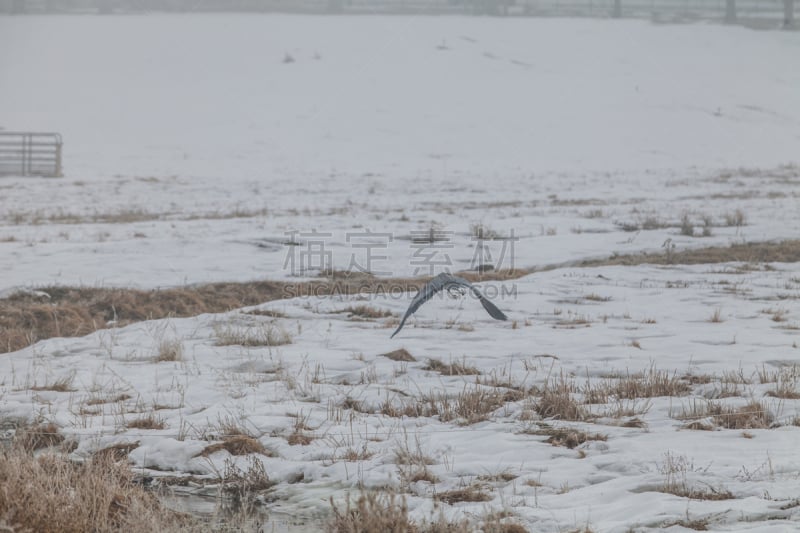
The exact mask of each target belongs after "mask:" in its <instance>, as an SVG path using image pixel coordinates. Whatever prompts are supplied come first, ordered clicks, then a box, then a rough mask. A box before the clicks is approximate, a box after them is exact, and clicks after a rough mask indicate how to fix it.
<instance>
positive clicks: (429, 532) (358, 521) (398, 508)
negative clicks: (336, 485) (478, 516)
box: [326, 492, 471, 533]
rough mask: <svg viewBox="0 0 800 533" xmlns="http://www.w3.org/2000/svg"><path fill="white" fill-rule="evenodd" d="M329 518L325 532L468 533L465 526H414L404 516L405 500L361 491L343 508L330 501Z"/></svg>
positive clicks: (443, 522)
mask: <svg viewBox="0 0 800 533" xmlns="http://www.w3.org/2000/svg"><path fill="white" fill-rule="evenodd" d="M331 508H332V510H333V516H332V518H331V519H330V521H329V522H328V524H327V527H326V531H327V532H328V533H375V532H379V531H380V532H384V533H469V531H471V529H470V527H469V523H468V522H466V521H461V522H448V521H446V520H445V519H444V518H443V517H442V516H440V517H439V519H438V520H436V521H433V522H429V523H425V524H422V525H417V524H415V523H414V522H412V521H411V520H410V518H409V516H408V506H407V505H406V501H405V498H401V497H398V496H397V495H395V494H393V493H375V492H364V493H361V495H359V497H358V499H357V500H356V502H355V504H354V503H353V502H352V501H351V500H350V498H348V499H347V501H346V503H345V505H344V507H341V506H338V505H336V504H335V503H334V501H333V499H331Z"/></svg>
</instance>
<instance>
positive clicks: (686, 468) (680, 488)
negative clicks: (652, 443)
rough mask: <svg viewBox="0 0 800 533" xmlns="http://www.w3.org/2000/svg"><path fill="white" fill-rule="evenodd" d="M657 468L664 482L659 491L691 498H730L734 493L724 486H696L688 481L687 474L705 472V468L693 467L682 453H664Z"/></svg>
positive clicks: (716, 499) (732, 497)
mask: <svg viewBox="0 0 800 533" xmlns="http://www.w3.org/2000/svg"><path fill="white" fill-rule="evenodd" d="M658 470H659V472H661V474H663V475H664V484H663V485H662V486H661V487H660V489H659V491H660V492H665V493H667V494H673V495H675V496H680V497H682V498H690V499H692V500H713V501H718V500H732V499H734V495H733V494H732V493H731V492H730V491H729V490H727V489H725V488H721V487H719V488H717V487H712V486H710V485H705V486H703V487H702V488H698V487H696V486H693V485H692V484H690V483H689V480H688V475H689V474H690V473H693V472H700V473H705V470H707V468H706V469H699V468H697V467H695V465H694V463H693V462H692V461H691V460H690V459H688V458H687V457H686V456H684V455H675V454H673V453H671V452H667V453H665V454H664V461H663V462H662V463H659V464H658Z"/></svg>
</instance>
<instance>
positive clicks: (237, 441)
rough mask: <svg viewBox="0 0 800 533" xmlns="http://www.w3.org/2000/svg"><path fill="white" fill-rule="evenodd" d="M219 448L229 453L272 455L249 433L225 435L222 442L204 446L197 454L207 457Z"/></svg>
mask: <svg viewBox="0 0 800 533" xmlns="http://www.w3.org/2000/svg"><path fill="white" fill-rule="evenodd" d="M221 450H225V451H227V452H228V453H229V454H231V455H247V454H250V453H259V454H261V455H267V456H272V455H273V454H272V452H270V451H269V450H267V449H266V448H265V447H264V445H263V444H261V442H259V441H258V440H257V439H255V438H253V437H251V436H249V435H226V436H225V437H224V438H223V440H222V442H217V443H215V444H211V445H209V446H206V447H205V448H204V449H203V451H202V452H200V453H199V454H198V456H202V457H208V456H209V455H211V454H212V453H216V452H218V451H221Z"/></svg>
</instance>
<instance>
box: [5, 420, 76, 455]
mask: <svg viewBox="0 0 800 533" xmlns="http://www.w3.org/2000/svg"><path fill="white" fill-rule="evenodd" d="M62 442H64V435H62V434H61V430H60V428H59V427H58V426H56V425H55V424H53V423H52V422H51V423H48V424H37V425H33V426H26V427H22V428H19V429H17V431H16V433H15V434H14V442H13V444H14V446H16V447H18V448H19V449H21V450H24V451H27V452H32V451H36V450H39V449H42V448H50V447H51V446H58V445H59V444H61V443H62Z"/></svg>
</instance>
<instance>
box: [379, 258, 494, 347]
mask: <svg viewBox="0 0 800 533" xmlns="http://www.w3.org/2000/svg"><path fill="white" fill-rule="evenodd" d="M466 289H469V290H470V291H472V294H474V295H475V296H476V297H477V298H478V300H480V302H481V305H483V308H484V309H486V312H487V313H489V315H491V317H492V318H494V319H496V320H508V317H507V316H506V315H505V314H503V312H502V311H501V310H500V309H498V308H497V306H496V305H494V304H493V303H492V302H491V301H490V300H489V299H487V298H486V297H485V296H484V295H483V294H481V292H480V291H479V290H478V289H476V288H475V286H474V285H472V283H470V282H469V281H467V280H465V279H464V278H459V277H458V276H453V275H452V274H448V273H446V272H442V273H441V274H439V275H438V276H436V277H435V278H433V279H432V280H430V281H429V282H428V283H427V284H426V285H425V286H424V287H422V290H420V291H419V292H418V293H417V295H416V296H415V297H414V299H413V300H411V305H409V306H408V310H407V311H406V314H405V315H403V319H402V320H401V321H400V325H399V326H397V329H396V330H394V333H392V337H394V336H395V335H397V334H398V333H399V332H400V330H401V329H403V325H404V324H405V323H406V320H408V317H410V316H411V315H413V314H414V313H416V312H417V309H419V308H420V306H421V305H422V304H424V303H425V302H427V301H428V300H430V299H431V298H433V295H434V294H436V293H437V292H439V291H441V290H447V291H448V292H453V291H457V292H460V293H461V294H463V293H464V291H465V290H466ZM390 338H391V337H390Z"/></svg>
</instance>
